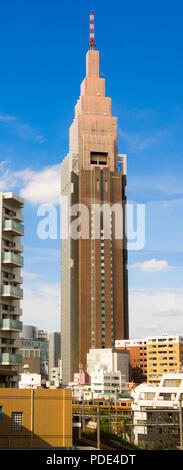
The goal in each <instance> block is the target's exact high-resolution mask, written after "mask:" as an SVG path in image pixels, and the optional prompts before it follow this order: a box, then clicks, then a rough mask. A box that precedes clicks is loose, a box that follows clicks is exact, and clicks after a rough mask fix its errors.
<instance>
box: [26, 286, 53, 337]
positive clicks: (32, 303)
mask: <svg viewBox="0 0 183 470" xmlns="http://www.w3.org/2000/svg"><path fill="white" fill-rule="evenodd" d="M22 307H23V316H22V321H23V323H25V324H27V325H35V326H38V327H39V328H41V329H44V330H47V331H58V330H60V285H59V284H50V283H49V284H46V283H45V284H41V283H40V282H32V283H31V282H29V284H27V287H26V286H25V288H24V299H23V301H22Z"/></svg>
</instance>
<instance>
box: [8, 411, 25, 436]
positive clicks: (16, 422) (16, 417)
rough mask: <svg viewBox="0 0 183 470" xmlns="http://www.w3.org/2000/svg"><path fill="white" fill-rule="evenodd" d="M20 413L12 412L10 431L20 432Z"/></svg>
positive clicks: (21, 414)
mask: <svg viewBox="0 0 183 470" xmlns="http://www.w3.org/2000/svg"><path fill="white" fill-rule="evenodd" d="M22 416H23V413H22V411H16V412H14V411H13V412H12V414H11V431H13V432H17V431H22Z"/></svg>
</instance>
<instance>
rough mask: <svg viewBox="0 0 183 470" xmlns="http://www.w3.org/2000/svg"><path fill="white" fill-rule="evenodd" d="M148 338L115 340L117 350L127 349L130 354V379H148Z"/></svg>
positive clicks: (135, 380) (137, 381)
mask: <svg viewBox="0 0 183 470" xmlns="http://www.w3.org/2000/svg"><path fill="white" fill-rule="evenodd" d="M146 343H147V340H146V339H127V340H126V339H121V340H116V341H115V348H116V349H117V350H122V351H124V350H127V351H129V354H130V380H131V381H133V382H135V383H141V382H145V381H146V380H147V348H146Z"/></svg>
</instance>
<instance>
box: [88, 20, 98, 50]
mask: <svg viewBox="0 0 183 470" xmlns="http://www.w3.org/2000/svg"><path fill="white" fill-rule="evenodd" d="M89 46H90V49H95V46H96V44H95V27H94V12H93V11H91V13H90V40H89Z"/></svg>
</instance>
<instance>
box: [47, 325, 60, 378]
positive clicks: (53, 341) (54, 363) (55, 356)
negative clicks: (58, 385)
mask: <svg viewBox="0 0 183 470" xmlns="http://www.w3.org/2000/svg"><path fill="white" fill-rule="evenodd" d="M60 357H61V334H60V332H57V331H55V332H54V333H50V334H49V379H51V374H52V372H51V371H52V369H53V368H55V367H58V360H59V359H60Z"/></svg>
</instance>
